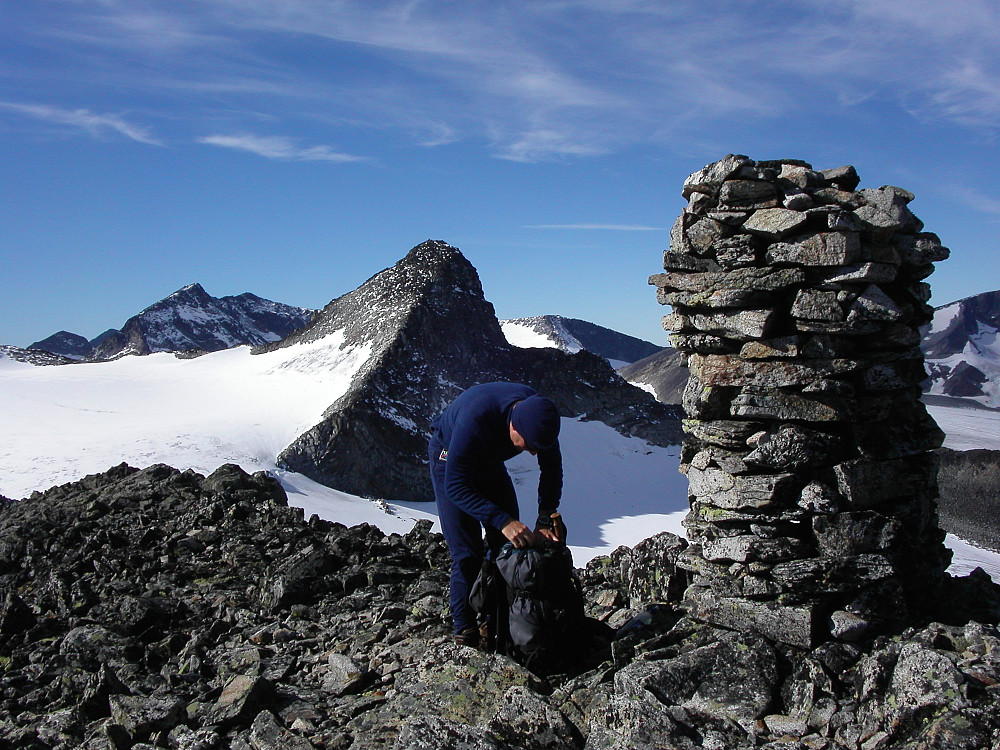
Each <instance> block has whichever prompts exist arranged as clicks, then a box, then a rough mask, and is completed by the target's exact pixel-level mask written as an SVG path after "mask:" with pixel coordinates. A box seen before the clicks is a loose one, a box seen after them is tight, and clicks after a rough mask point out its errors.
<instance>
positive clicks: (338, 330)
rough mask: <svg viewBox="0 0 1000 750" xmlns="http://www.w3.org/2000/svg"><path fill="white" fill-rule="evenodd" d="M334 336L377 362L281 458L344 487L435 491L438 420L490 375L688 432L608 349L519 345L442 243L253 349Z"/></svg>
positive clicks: (568, 410)
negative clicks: (429, 461)
mask: <svg viewBox="0 0 1000 750" xmlns="http://www.w3.org/2000/svg"><path fill="white" fill-rule="evenodd" d="M334 334H339V335H341V336H342V338H340V337H338V338H333V336H334ZM325 337H331V339H330V340H331V341H336V342H338V343H337V344H336V345H338V346H341V347H345V346H355V347H366V348H367V349H368V351H369V352H370V354H369V356H368V360H367V362H366V363H365V364H364V365H363V366H362V367H361V368H360V369H359V370H358V372H357V373H356V374H355V376H354V381H353V383H352V384H351V386H350V388H349V389H348V391H347V393H345V394H344V395H343V396H342V397H341V398H340V399H338V400H337V402H336V403H335V404H332V405H331V406H330V408H329V409H327V412H326V414H325V415H324V418H323V421H322V422H320V423H319V424H317V425H315V426H314V427H313V428H312V429H310V430H308V431H307V432H305V433H304V434H302V435H301V436H300V437H299V438H298V439H297V440H296V441H295V442H293V443H292V444H291V445H289V446H288V447H287V448H285V450H284V451H282V453H281V454H280V455H279V457H278V458H279V463H280V464H281V465H283V466H284V467H286V468H288V469H291V470H293V471H297V472H300V473H302V474H305V475H307V476H309V477H311V478H312V479H315V480H316V481H319V482H322V483H324V484H327V485H329V486H332V487H335V488H337V489H340V490H343V491H345V492H351V493H353V494H359V495H363V496H376V497H393V498H398V499H402V500H429V499H431V497H432V495H431V491H430V481H429V479H428V476H427V469H426V466H425V463H426V448H427V432H428V430H429V426H430V422H431V420H432V419H433V418H434V417H435V416H437V414H439V413H440V412H441V410H442V409H443V408H444V407H445V406H446V405H447V404H448V403H449V402H450V401H451V400H452V399H454V398H455V397H456V396H457V395H458V394H459V393H460V392H461V391H462V390H464V389H465V388H468V387H469V386H472V385H475V384H477V383H483V382H489V381H492V380H510V381H516V382H522V383H527V384H528V385H531V386H532V387H534V388H536V389H537V390H538V391H540V392H542V393H545V394H546V395H547V396H549V397H550V398H552V399H553V400H554V401H555V402H556V403H557V404H558V405H559V407H560V410H561V411H562V413H563V414H564V416H578V415H581V414H589V415H591V417H592V418H595V419H600V420H601V421H605V422H607V423H608V424H611V425H612V426H615V427H616V428H619V429H621V430H622V431H630V430H631V431H636V430H638V431H640V432H641V431H642V430H643V429H644V427H650V426H651V425H654V426H653V427H650V430H651V431H652V432H651V433H648V437H649V438H653V439H654V440H659V441H661V444H663V442H671V441H675V440H677V439H678V438H679V426H678V422H677V420H676V419H675V418H674V415H673V413H672V412H671V411H670V410H669V409H667V408H666V407H664V406H662V405H660V404H657V403H656V402H655V401H654V399H653V398H652V397H651V396H649V395H648V394H646V393H643V392H642V391H640V390H639V389H637V388H634V387H632V386H630V385H629V384H628V383H626V382H625V381H624V380H622V379H621V378H619V377H618V376H617V375H616V374H615V373H614V371H613V370H612V369H611V367H610V365H609V364H608V363H607V361H606V360H604V359H602V358H601V357H599V356H597V355H594V354H591V353H589V352H586V351H583V352H579V353H578V354H574V355H569V354H566V353H564V352H561V351H558V350H555V349H545V350H542V349H535V350H528V349H516V348H514V347H511V346H510V345H509V344H508V343H507V340H506V339H505V338H504V335H503V332H502V330H501V328H500V322H499V321H498V320H497V318H496V312H495V310H494V308H493V305H492V304H490V302H489V301H487V300H486V298H485V297H484V295H483V289H482V285H481V284H480V282H479V275H478V273H477V272H476V269H475V268H474V267H473V265H472V264H471V263H470V262H469V261H468V260H467V259H466V258H465V257H464V256H463V255H462V253H461V252H460V251H459V250H458V249H457V248H455V247H452V246H451V245H449V244H447V243H445V242H442V241H440V240H428V241H426V242H423V243H421V244H419V245H417V246H416V247H414V248H412V249H411V250H410V251H409V252H408V253H407V254H406V255H405V256H404V257H403V258H402V259H401V260H400V261H399V262H398V263H396V264H395V265H393V266H392V267H391V268H387V269H385V270H384V271H381V272H379V273H377V274H376V275H374V276H372V277H371V278H370V279H368V281H366V282H365V283H364V284H362V285H361V286H360V287H358V288H357V289H355V290H354V291H352V292H349V293H348V294H345V295H343V296H341V297H338V298H337V299H335V300H333V301H332V302H330V304H329V305H327V306H326V307H325V308H324V309H323V310H322V311H321V312H320V313H319V315H318V316H317V317H316V319H315V321H314V322H313V324H312V325H311V326H309V327H307V328H305V329H303V330H301V331H299V332H297V333H295V334H293V335H291V336H289V337H288V338H287V339H285V340H284V341H281V342H278V343H275V344H272V345H269V346H265V347H260V348H258V349H255V350H254V351H255V352H257V353H261V352H265V351H270V350H272V349H275V348H278V347H286V346H293V345H295V344H299V343H305V342H313V341H319V340H320V339H322V338H325ZM653 412H656V415H655V416H654V415H653ZM652 433H656V435H653V434H652ZM643 437H647V435H643Z"/></svg>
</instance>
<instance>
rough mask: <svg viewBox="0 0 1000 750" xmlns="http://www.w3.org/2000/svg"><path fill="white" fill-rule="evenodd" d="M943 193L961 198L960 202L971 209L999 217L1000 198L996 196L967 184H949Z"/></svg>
mask: <svg viewBox="0 0 1000 750" xmlns="http://www.w3.org/2000/svg"><path fill="white" fill-rule="evenodd" d="M945 194H946V195H949V196H951V197H952V198H959V199H961V201H962V203H963V204H964V205H965V206H966V207H967V208H971V209H972V210H973V211H978V212H979V213H983V214H989V215H990V216H994V217H996V218H997V219H1000V198H997V197H996V196H993V195H987V194H986V193H983V192H982V191H980V190H977V189H975V188H971V187H969V186H967V185H951V186H950V187H949V189H948V190H947V191H946V192H945Z"/></svg>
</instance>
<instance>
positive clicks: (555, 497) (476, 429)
mask: <svg viewBox="0 0 1000 750" xmlns="http://www.w3.org/2000/svg"><path fill="white" fill-rule="evenodd" d="M534 394H535V391H534V390H533V389H531V388H529V387H528V386H526V385H520V384H518V383H500V382H498V383H484V384H482V385H475V386H472V387H471V388H469V389H468V390H467V391H465V392H463V393H462V394H461V395H460V396H459V397H458V398H456V399H455V400H454V401H453V402H452V403H451V405H450V406H449V407H448V408H447V409H445V410H444V412H443V413H442V414H441V415H440V416H439V417H438V418H437V419H435V420H434V421H433V422H432V423H431V429H432V431H433V437H432V439H433V440H436V442H438V443H439V444H440V445H441V446H443V448H444V449H445V450H446V451H447V452H448V453H447V460H446V462H445V491H446V492H447V493H448V498H449V499H450V500H451V501H452V502H453V503H455V505H457V506H458V507H459V508H460V509H462V510H463V511H465V512H466V513H468V514H469V515H470V516H472V517H473V518H475V519H476V520H478V521H480V522H481V523H488V524H490V525H491V526H493V527H494V528H497V529H500V528H503V526H504V524H506V523H507V521H509V520H510V516H509V515H508V514H507V513H505V512H503V511H502V510H500V509H499V508H498V507H497V506H496V505H494V504H493V503H491V502H490V501H489V500H487V499H486V498H485V497H483V495H482V493H480V492H479V491H478V490H477V489H476V475H477V473H478V470H480V469H494V470H495V468H496V467H497V466H502V464H503V462H504V461H506V460H507V459H510V458H513V457H514V456H516V455H517V454H518V453H520V451H519V450H518V449H517V448H515V447H514V444H513V443H512V442H511V441H510V431H509V425H510V414H511V410H512V409H513V407H514V404H516V403H517V402H518V401H523V400H524V399H526V398H527V397H528V396H532V395H534ZM538 468H539V470H540V472H541V476H540V477H539V480H538V509H539V513H546V514H548V513H551V512H552V511H554V510H555V509H556V508H557V507H558V506H559V498H560V497H561V496H562V454H561V453H560V452H559V443H558V442H556V444H555V445H554V446H553V447H552V448H549V449H548V450H544V451H539V452H538Z"/></svg>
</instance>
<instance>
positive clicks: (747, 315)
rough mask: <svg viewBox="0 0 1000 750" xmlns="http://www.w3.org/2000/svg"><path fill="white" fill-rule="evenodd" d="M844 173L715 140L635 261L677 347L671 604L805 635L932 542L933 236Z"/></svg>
mask: <svg viewBox="0 0 1000 750" xmlns="http://www.w3.org/2000/svg"><path fill="white" fill-rule="evenodd" d="M858 182H859V179H858V175H857V172H856V170H855V169H854V167H850V166H846V167H841V168H838V169H830V170H825V171H816V170H813V169H812V167H811V166H810V165H809V164H806V163H805V162H802V161H797V160H781V161H769V162H755V161H751V160H750V159H748V158H747V157H745V156H734V155H729V156H727V157H725V158H724V159H722V160H720V161H718V162H716V163H714V164H710V165H709V166H707V167H705V168H704V169H702V170H701V171H699V172H696V173H694V174H692V175H691V176H690V177H688V179H687V180H686V181H685V183H684V190H683V195H684V197H685V198H687V199H688V205H687V207H686V208H685V210H684V212H683V214H682V215H681V216H680V217H679V218H678V219H677V221H676V223H675V224H674V227H673V229H672V231H671V235H670V249H669V250H668V251H666V252H665V253H664V269H665V271H666V272H665V273H662V274H657V275H655V276H653V277H651V279H650V283H651V284H654V285H655V286H656V287H657V291H658V295H657V296H658V299H659V301H660V302H661V303H662V304H664V305H670V306H671V307H672V308H673V312H672V314H670V315H667V316H666V317H665V318H664V327H665V328H666V329H667V330H668V331H670V332H671V340H672V343H673V345H674V346H676V347H677V348H678V349H679V350H681V351H682V352H684V353H686V355H687V358H688V367H689V380H688V384H687V388H686V390H685V394H684V407H685V410H686V412H687V417H688V418H687V419H686V420H685V432H686V433H687V438H686V440H685V447H684V451H683V455H682V464H681V471H683V472H685V473H686V474H687V476H688V480H689V500H690V506H691V509H690V512H689V514H688V516H687V519H686V521H685V525H686V527H687V529H688V537H689V539H690V541H691V542H692V544H691V546H690V547H689V549H688V551H687V552H686V553H685V555H684V556H683V558H682V562H681V563H680V564H681V565H682V566H683V567H686V568H687V569H688V570H690V571H692V573H693V577H692V580H693V584H692V586H690V587H689V588H688V591H687V593H686V595H685V599H686V602H687V605H688V608H689V611H691V613H692V614H693V615H694V616H696V617H698V618H700V619H703V620H705V621H708V622H712V623H715V624H718V625H723V626H728V627H736V628H740V629H755V630H758V631H760V632H763V633H764V634H765V635H767V636H769V637H772V638H775V639H777V640H780V641H783V642H786V643H791V644H794V645H799V646H802V647H805V648H810V647H812V646H813V645H815V644H816V643H817V642H819V641H822V640H825V639H827V638H829V637H830V636H831V635H833V636H834V637H838V638H842V639H845V640H850V639H852V638H857V637H860V636H861V635H862V633H864V632H870V630H871V627H872V626H873V625H875V624H886V622H887V621H892V620H899V619H902V618H905V617H907V616H908V615H909V614H912V613H913V612H914V610H915V609H918V608H919V606H920V603H921V599H922V597H927V596H930V595H932V592H933V591H934V587H935V586H936V585H938V583H939V582H940V581H941V579H942V576H943V571H944V569H945V568H946V567H947V563H948V558H949V554H950V553H948V552H947V550H946V549H945V548H944V546H943V544H942V541H943V538H944V533H943V532H942V531H940V529H939V528H938V524H937V510H936V498H937V487H936V466H935V463H934V460H933V454H932V453H930V451H931V450H933V449H934V448H937V447H939V445H940V443H941V441H942V438H943V435H942V433H941V431H940V430H939V429H938V427H937V425H936V424H935V423H934V421H933V420H932V419H931V418H930V417H929V416H928V414H927V412H926V410H925V409H924V407H923V405H922V404H921V402H920V400H919V397H920V386H919V383H920V381H921V380H923V378H924V377H925V374H924V366H923V355H922V353H921V351H920V349H919V342H920V334H919V331H918V328H919V327H920V326H921V325H923V324H925V323H927V322H928V321H930V319H931V316H932V309H931V308H930V307H929V306H928V304H927V302H928V300H929V298H930V287H929V286H928V285H927V284H926V283H925V282H924V281H923V279H925V278H926V277H927V276H928V275H929V274H930V273H931V272H932V271H933V266H932V263H933V262H934V261H938V260H943V259H945V258H947V257H948V250H947V249H946V248H944V247H942V246H941V243H940V241H939V239H938V238H937V237H936V236H935V235H933V234H930V233H924V232H922V229H923V224H922V222H921V221H920V220H919V219H918V218H917V217H916V216H914V215H913V213H911V212H910V210H909V208H908V207H907V204H908V203H909V202H910V201H911V200H912V199H913V197H914V196H913V194H912V193H910V192H908V191H906V190H903V189H901V188H897V187H890V186H885V187H881V188H878V189H865V190H857V186H858Z"/></svg>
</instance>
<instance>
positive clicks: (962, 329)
mask: <svg viewBox="0 0 1000 750" xmlns="http://www.w3.org/2000/svg"><path fill="white" fill-rule="evenodd" d="M998 331H1000V291H996V292H985V293H983V294H977V295H975V296H974V297H967V298H966V299H962V300H959V301H958V302H952V303H951V304H948V305H944V306H943V307H938V308H936V309H935V311H934V320H933V321H932V322H931V323H930V324H929V325H928V326H927V327H926V328H925V329H924V330H923V341H922V342H921V348H922V349H923V351H924V356H925V358H926V364H927V371H928V373H929V378H928V381H927V382H926V384H925V391H926V392H927V393H929V394H931V395H940V396H951V397H956V398H965V399H970V400H972V401H977V402H979V403H981V404H983V405H984V406H989V407H994V408H997V407H1000V338H998Z"/></svg>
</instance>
